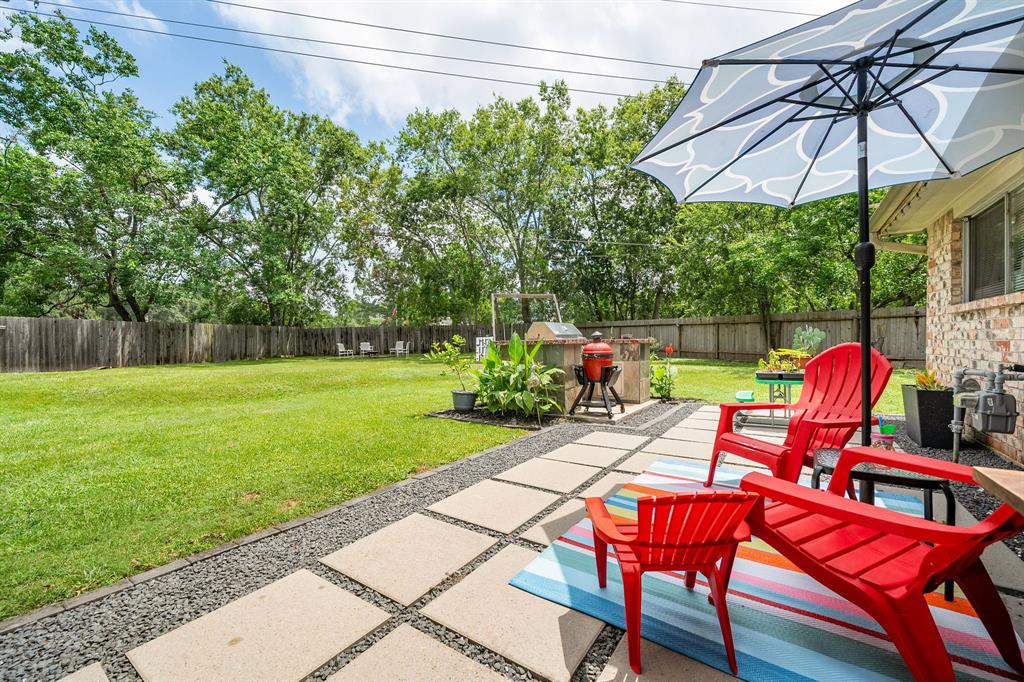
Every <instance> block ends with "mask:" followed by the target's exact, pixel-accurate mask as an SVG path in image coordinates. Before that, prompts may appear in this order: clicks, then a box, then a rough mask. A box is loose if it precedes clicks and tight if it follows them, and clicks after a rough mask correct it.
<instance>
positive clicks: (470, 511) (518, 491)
mask: <svg viewBox="0 0 1024 682" xmlns="http://www.w3.org/2000/svg"><path fill="white" fill-rule="evenodd" d="M556 500H558V495H552V494H551V493H546V492H543V491H540V490H530V489H529V488H522V487H520V486H517V485H509V484H507V483H499V482H498V481H481V482H480V483H477V484H476V485H471V486H469V487H468V488H466V489H464V490H461V491H459V492H457V493H455V494H454V495H450V496H448V497H446V498H444V499H443V500H441V501H440V502H435V503H434V504H432V505H430V506H429V507H427V509H429V510H430V511H433V512H437V513H438V514H444V515H445V516H450V517H452V518H453V519H459V520H461V521H468V522H469V523H475V524H476V525H478V526H483V527H484V528H490V529H491V530H496V531H499V532H501V533H511V532H512V531H514V530H515V529H516V528H518V527H519V526H521V525H523V524H524V523H526V522H527V521H529V520H530V519H532V518H533V517H534V516H536V515H537V514H539V513H540V512H542V511H543V510H544V508H545V507H547V506H548V505H550V504H552V503H554V502H555V501H556Z"/></svg>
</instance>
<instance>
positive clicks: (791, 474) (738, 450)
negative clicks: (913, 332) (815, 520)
mask: <svg viewBox="0 0 1024 682" xmlns="http://www.w3.org/2000/svg"><path fill="white" fill-rule="evenodd" d="M891 375H892V364H891V363H890V362H889V361H888V360H887V359H886V357H885V356H884V355H882V354H881V353H879V352H878V351H877V350H875V349H874V348H872V349H871V405H872V407H874V405H875V403H876V402H878V399H879V398H880V397H881V396H882V391H884V390H885V385H886V384H887V383H889V377H890V376H891ZM784 408H788V409H791V410H792V411H793V416H792V418H791V419H790V420H789V430H788V431H787V432H786V440H785V442H784V443H783V444H782V445H776V444H774V443H768V442H766V441H763V440H759V439H757V438H752V437H750V436H744V435H743V434H741V433H735V432H734V431H733V430H732V429H733V420H734V418H735V416H736V413H737V412H739V411H740V410H743V411H744V412H746V411H748V410H779V409H784ZM860 408H861V400H860V344H859V343H841V344H839V345H838V346H833V347H831V348H829V349H828V350H826V351H824V352H822V353H821V354H819V355H817V356H815V357H814V358H812V359H811V361H810V362H808V363H807V367H806V369H805V370H804V386H803V391H802V392H801V393H800V399H799V400H797V401H796V403H795V404H793V405H780V404H779V403H727V404H723V405H722V413H721V415H720V416H719V418H718V433H717V435H716V436H715V445H714V449H713V450H712V453H711V469H710V471H708V480H707V481H706V482H705V483H704V485H706V486H711V484H712V483H714V479H715V468H716V467H717V466H718V458H719V457H720V456H721V454H722V453H729V454H733V455H738V456H740V457H743V458H744V459H751V460H753V461H755V462H758V463H760V464H764V465H765V466H767V467H768V468H769V469H770V470H771V472H772V474H773V475H775V476H777V477H779V478H782V479H785V480H787V481H796V480H797V479H798V478H800V469H801V467H803V466H805V465H806V466H813V464H814V458H813V453H814V451H815V450H816V449H818V448H841V447H843V446H844V445H846V443H847V442H849V440H850V438H851V437H852V436H853V434H854V432H855V431H856V430H857V428H858V427H859V426H860V418H861V415H860Z"/></svg>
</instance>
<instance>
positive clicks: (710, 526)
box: [630, 490, 758, 567]
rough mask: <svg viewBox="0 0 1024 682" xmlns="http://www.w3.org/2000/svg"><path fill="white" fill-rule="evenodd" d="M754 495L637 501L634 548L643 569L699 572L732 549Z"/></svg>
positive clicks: (711, 493) (731, 493) (699, 495)
mask: <svg viewBox="0 0 1024 682" xmlns="http://www.w3.org/2000/svg"><path fill="white" fill-rule="evenodd" d="M757 497H758V496H757V494H756V493H748V492H742V491H725V490H715V491H708V492H696V493H683V494H680V495H667V496H663V497H641V498H640V499H639V500H637V537H636V540H634V541H633V542H631V543H630V547H631V548H632V550H633V553H634V554H635V556H636V558H637V560H638V561H639V562H640V563H641V564H643V565H644V566H651V567H654V566H674V567H678V566H680V565H692V566H701V565H706V564H709V563H713V562H715V561H717V560H718V559H719V558H720V557H721V556H722V554H723V552H724V551H725V550H726V549H728V548H729V547H731V546H732V544H733V536H734V535H735V533H736V529H737V527H738V526H739V525H740V523H741V522H742V521H743V520H744V519H745V518H746V517H747V514H748V513H749V512H750V508H751V507H752V506H753V505H754V501H755V500H756V499H757Z"/></svg>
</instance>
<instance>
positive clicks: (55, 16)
mask: <svg viewBox="0 0 1024 682" xmlns="http://www.w3.org/2000/svg"><path fill="white" fill-rule="evenodd" d="M13 11H15V12H20V13H22V14H34V15H36V16H41V17H50V18H53V19H59V18H65V19H68V20H70V21H77V22H80V23H84V24H94V25H96V26H106V27H109V28H121V29H125V30H127V31H137V32H140V33H151V34H154V35H161V36H169V37H171V38H184V39H186V40H197V41H200V42H204V43H216V44H218V45H230V46H232V47H244V48H248V49H250V50H263V51H265V52H277V53H280V54H290V55H296V56H299V57H313V58H315V59H327V60H330V61H334V62H346V63H349V64H362V65H364V66H379V67H382V68H385V69H398V70H400V71H412V72H415V73H426V74H432V75H435V76H451V77H453V78H466V79H470V80H478V81H487V82H490V83H506V84H509V85H525V86H527V87H530V88H539V87H540V86H541V84H540V83H531V82H529V81H516V80H510V79H506V78H494V77H491V76H475V75H470V74H467V73H456V72H453V71H438V70H436V69H421V68H417V67H415V66H399V65H398V64H384V63H382V62H370V61H365V60H362V59H349V58H347V57H335V56H333V55H326V54H319V53H316V52H302V51H299V50H286V49H284V48H279V47H267V46H265V45H252V44H250V43H238V42H235V41H232V40H219V39H217V38H206V37H201V36H193V35H187V34H185V33H171V32H169V31H157V30H155V29H151V28H141V27H139V26H125V25H124V24H114V23H110V22H105V21H94V20H91V19H82V18H79V17H69V16H66V15H63V14H60V15H58V14H50V13H48V12H36V11H34V10H27V9H15V10H13ZM567 89H568V90H570V91H571V92H582V93H586V94H590V95H606V96H608V97H629V95H625V94H622V93H618V92H606V91H604V90H588V89H585V88H572V87H567Z"/></svg>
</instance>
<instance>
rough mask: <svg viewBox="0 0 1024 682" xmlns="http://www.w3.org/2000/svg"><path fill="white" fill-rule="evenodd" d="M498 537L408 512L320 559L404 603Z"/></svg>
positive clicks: (430, 586)
mask: <svg viewBox="0 0 1024 682" xmlns="http://www.w3.org/2000/svg"><path fill="white" fill-rule="evenodd" d="M495 542H497V540H495V539H494V538H492V537H490V536H487V535H482V534H480V533H476V532H474V531H471V530H468V529H466V528H462V527H460V526H454V525H452V524H450V523H445V522H444V521H438V520H437V519H432V518H430V517H429V516H423V515H422V514H411V515H409V516H407V517H405V518H404V519H402V520H401V521H396V522H395V523H392V524H391V525H389V526H386V527H385V528H382V529H381V530H379V531H377V532H376V533H372V534H370V535H367V536H366V537H364V538H361V539H359V540H357V541H355V542H353V543H352V544H350V545H346V546H345V547H342V548H341V549H339V550H338V551H337V552H334V553H332V554H328V555H327V556H325V557H324V558H322V559H320V561H321V562H322V563H324V564H326V565H327V566H330V567H331V568H333V569H334V570H336V571H340V572H341V573H344V574H345V575H347V576H349V577H350V578H352V579H354V580H357V581H359V582H361V583H362V584H364V585H366V586H368V587H372V588H373V589H375V590H377V591H378V592H380V593H381V594H383V595H385V596H388V597H391V598H392V599H394V600H395V601H397V602H400V603H402V604H405V605H406V606H408V605H409V604H412V603H413V602H414V601H416V600H417V599H419V598H420V597H422V596H423V595H424V594H426V593H427V592H428V591H429V590H430V588H432V587H434V586H435V585H437V584H438V583H440V582H442V581H444V579H445V578H447V577H448V576H449V575H451V574H452V573H454V572H455V571H457V570H459V569H460V568H462V567H463V566H465V565H466V564H468V563H469V562H471V561H472V560H473V559H475V558H476V557H478V556H480V555H481V554H483V552H484V551H486V550H487V548H488V547H490V546H491V545H493V544H494V543H495Z"/></svg>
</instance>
